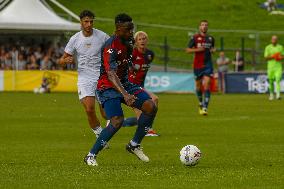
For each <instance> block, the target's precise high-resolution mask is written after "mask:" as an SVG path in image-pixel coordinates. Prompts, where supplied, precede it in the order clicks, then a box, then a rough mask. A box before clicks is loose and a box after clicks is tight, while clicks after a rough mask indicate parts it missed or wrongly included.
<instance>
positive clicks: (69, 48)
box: [58, 36, 76, 65]
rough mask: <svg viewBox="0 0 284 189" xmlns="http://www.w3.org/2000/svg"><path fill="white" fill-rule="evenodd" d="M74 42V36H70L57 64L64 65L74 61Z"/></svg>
mask: <svg viewBox="0 0 284 189" xmlns="http://www.w3.org/2000/svg"><path fill="white" fill-rule="evenodd" d="M75 42H76V38H75V37H74V36H72V37H71V38H70V40H69V41H68V43H67V45H66V47H65V50H64V54H63V55H62V57H61V58H60V59H59V61H58V63H59V64H61V65H64V64H72V63H74V58H73V54H74V52H75Z"/></svg>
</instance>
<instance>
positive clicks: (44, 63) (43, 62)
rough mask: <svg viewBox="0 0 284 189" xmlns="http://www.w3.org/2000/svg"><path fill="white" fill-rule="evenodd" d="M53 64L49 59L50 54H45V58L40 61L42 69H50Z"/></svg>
mask: <svg viewBox="0 0 284 189" xmlns="http://www.w3.org/2000/svg"><path fill="white" fill-rule="evenodd" d="M51 66H52V62H51V61H50V59H49V56H48V55H45V56H44V57H43V59H42V60H41V61H40V69H41V70H50V69H51Z"/></svg>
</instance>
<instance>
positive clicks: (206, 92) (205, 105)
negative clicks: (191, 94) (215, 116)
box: [204, 90, 210, 108]
mask: <svg viewBox="0 0 284 189" xmlns="http://www.w3.org/2000/svg"><path fill="white" fill-rule="evenodd" d="M209 101H210V90H206V91H205V98H204V107H205V108H208V104H209Z"/></svg>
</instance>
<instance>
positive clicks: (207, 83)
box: [203, 75, 211, 113]
mask: <svg viewBox="0 0 284 189" xmlns="http://www.w3.org/2000/svg"><path fill="white" fill-rule="evenodd" d="M210 80H211V78H210V76H207V75H205V76H203V83H204V103H203V111H204V112H206V113H207V109H208V105H209V101H210V96H211V93H210Z"/></svg>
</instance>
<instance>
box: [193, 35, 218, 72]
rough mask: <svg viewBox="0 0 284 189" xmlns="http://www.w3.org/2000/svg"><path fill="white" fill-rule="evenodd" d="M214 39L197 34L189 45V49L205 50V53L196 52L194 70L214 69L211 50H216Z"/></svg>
mask: <svg viewBox="0 0 284 189" xmlns="http://www.w3.org/2000/svg"><path fill="white" fill-rule="evenodd" d="M214 43H215V42H214V38H213V37H212V36H210V35H205V36H204V35H201V34H195V35H194V36H192V38H191V40H190V41H189V43H188V48H200V47H203V48H205V51H203V52H196V53H195V56H194V62H193V68H194V69H201V68H204V67H213V64H212V58H211V52H210V49H211V48H214Z"/></svg>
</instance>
